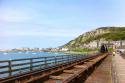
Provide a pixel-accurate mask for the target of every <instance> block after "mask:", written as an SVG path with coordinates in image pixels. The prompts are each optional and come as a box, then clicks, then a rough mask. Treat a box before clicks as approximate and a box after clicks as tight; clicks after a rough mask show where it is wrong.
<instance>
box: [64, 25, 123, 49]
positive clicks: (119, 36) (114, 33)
mask: <svg viewBox="0 0 125 83" xmlns="http://www.w3.org/2000/svg"><path fill="white" fill-rule="evenodd" d="M99 29H104V30H105V29H109V31H110V32H109V33H105V34H101V35H98V36H89V35H88V37H86V38H85V37H83V35H80V36H79V37H77V38H76V39H74V40H71V41H70V42H68V43H67V44H65V45H64V46H63V47H68V48H77V47H79V46H80V45H82V44H84V43H89V42H91V41H93V40H100V39H105V40H125V27H102V28H99Z"/></svg>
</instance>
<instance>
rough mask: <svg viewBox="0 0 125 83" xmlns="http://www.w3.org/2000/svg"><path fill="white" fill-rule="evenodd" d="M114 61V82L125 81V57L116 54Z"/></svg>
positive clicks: (120, 82) (123, 82) (121, 82)
mask: <svg viewBox="0 0 125 83" xmlns="http://www.w3.org/2000/svg"><path fill="white" fill-rule="evenodd" d="M112 62H113V69H114V73H115V79H114V83H125V59H123V58H122V56H120V54H116V55H115V56H113V60H112Z"/></svg>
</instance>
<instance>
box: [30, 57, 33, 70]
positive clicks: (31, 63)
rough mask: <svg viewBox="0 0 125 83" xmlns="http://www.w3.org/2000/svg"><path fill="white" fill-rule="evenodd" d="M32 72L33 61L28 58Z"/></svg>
mask: <svg viewBox="0 0 125 83" xmlns="http://www.w3.org/2000/svg"><path fill="white" fill-rule="evenodd" d="M32 70H33V59H32V58H30V71H32Z"/></svg>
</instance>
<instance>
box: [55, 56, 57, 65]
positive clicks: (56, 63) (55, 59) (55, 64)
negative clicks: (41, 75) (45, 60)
mask: <svg viewBox="0 0 125 83" xmlns="http://www.w3.org/2000/svg"><path fill="white" fill-rule="evenodd" d="M56 64H57V59H56V56H55V65H56Z"/></svg>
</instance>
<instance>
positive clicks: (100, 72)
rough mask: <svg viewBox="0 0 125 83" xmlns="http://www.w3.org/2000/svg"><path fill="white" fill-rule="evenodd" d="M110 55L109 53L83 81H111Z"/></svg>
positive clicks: (91, 82)
mask: <svg viewBox="0 0 125 83" xmlns="http://www.w3.org/2000/svg"><path fill="white" fill-rule="evenodd" d="M111 58H112V56H111V55H109V56H108V57H107V58H106V59H105V60H104V61H103V62H102V63H101V64H100V65H99V67H97V69H96V70H95V71H94V72H93V73H92V74H91V75H90V76H89V77H88V78H87V80H86V81H85V83H112V76H111V62H112V59H111Z"/></svg>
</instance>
